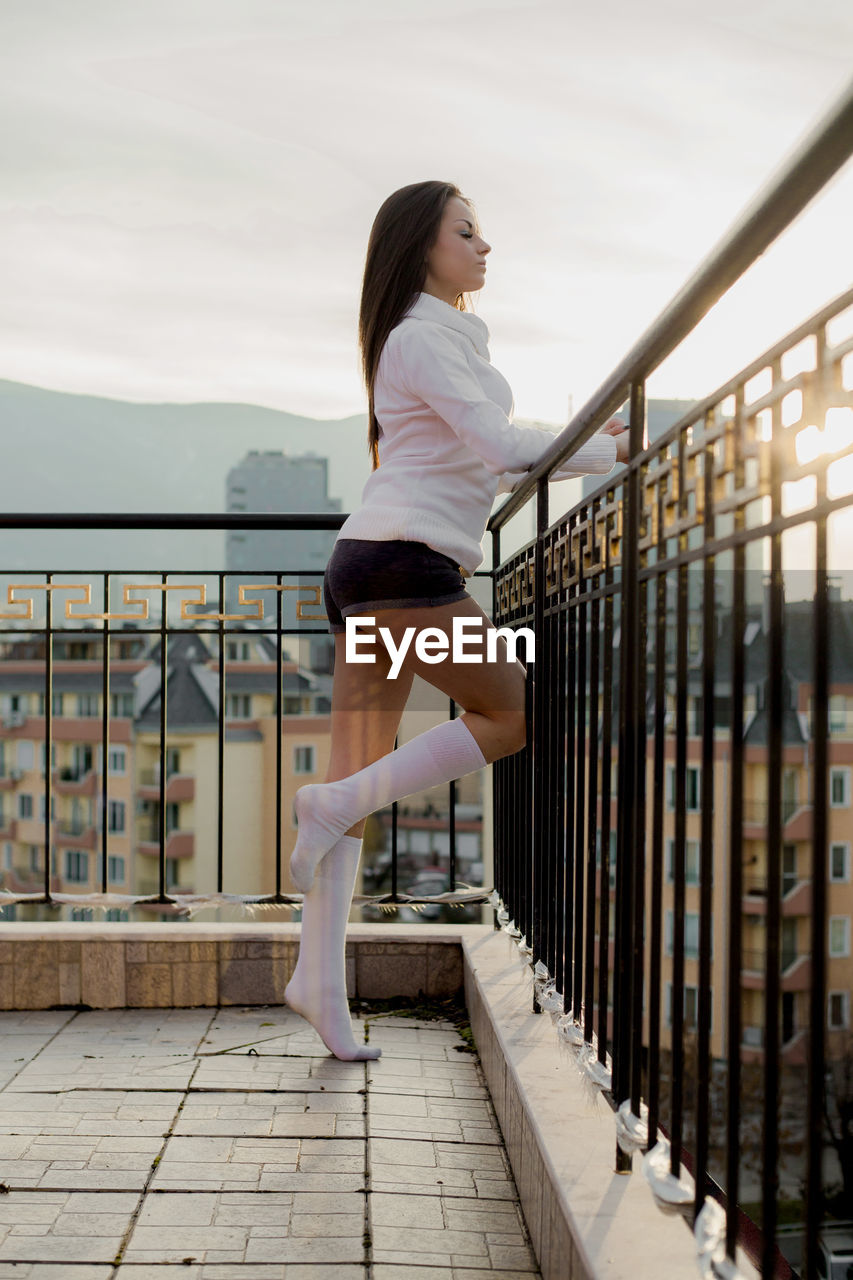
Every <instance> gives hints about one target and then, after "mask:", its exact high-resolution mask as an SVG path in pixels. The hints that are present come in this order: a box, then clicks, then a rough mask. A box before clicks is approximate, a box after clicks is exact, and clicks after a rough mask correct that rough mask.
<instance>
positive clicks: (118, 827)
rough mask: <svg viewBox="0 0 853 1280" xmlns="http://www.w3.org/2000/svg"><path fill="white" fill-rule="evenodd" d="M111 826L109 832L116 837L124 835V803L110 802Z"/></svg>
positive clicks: (118, 801)
mask: <svg viewBox="0 0 853 1280" xmlns="http://www.w3.org/2000/svg"><path fill="white" fill-rule="evenodd" d="M108 822H109V826H108V827H107V830H108V831H112V832H113V834H115V835H123V834H124V829H125V827H124V801H123V800H110V802H109V818H108Z"/></svg>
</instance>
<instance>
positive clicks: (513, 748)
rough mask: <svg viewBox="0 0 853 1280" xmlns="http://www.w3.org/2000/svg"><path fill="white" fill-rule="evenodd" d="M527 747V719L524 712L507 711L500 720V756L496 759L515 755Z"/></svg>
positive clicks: (498, 738) (498, 744) (498, 737)
mask: <svg viewBox="0 0 853 1280" xmlns="http://www.w3.org/2000/svg"><path fill="white" fill-rule="evenodd" d="M526 745H527V717H526V715H525V713H524V711H523V710H522V711H507V712H505V713H504V714H503V715H501V716H500V718H499V731H498V734H497V746H498V748H499V754H498V755H497V756H496V757H495V758H496V759H500V758H501V757H502V756H511V755H515V753H516V752H517V751H521V749H522V748H523V747H524V746H526Z"/></svg>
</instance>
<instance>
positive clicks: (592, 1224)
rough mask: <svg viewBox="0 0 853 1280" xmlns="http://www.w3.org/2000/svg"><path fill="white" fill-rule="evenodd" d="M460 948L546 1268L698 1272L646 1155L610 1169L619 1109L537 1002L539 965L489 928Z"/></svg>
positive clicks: (676, 1276) (600, 1274)
mask: <svg viewBox="0 0 853 1280" xmlns="http://www.w3.org/2000/svg"><path fill="white" fill-rule="evenodd" d="M462 948H463V951H464V953H465V966H464V968H465V998H466V1004H467V1008H468V1016H469V1018H470V1020H471V1027H472V1031H473V1034H474V1041H475V1043H476V1046H477V1052H478V1054H479V1056H480V1061H481V1063H482V1066H483V1071H484V1073H485V1076H486V1082H487V1084H488V1087H489V1092H490V1093H491V1096H492V1102H493V1104H494V1107H495V1111H496V1112H497V1117H498V1122H499V1124H500V1127H501V1132H502V1133H503V1137H504V1142H505V1143H506V1149H507V1154H508V1156H509V1160H510V1164H511V1165H512V1169H513V1173H514V1175H515V1180H516V1184H517V1186H518V1193H519V1197H520V1199H521V1204H522V1208H523V1210H524V1216H525V1219H526V1221H527V1226H528V1229H529V1231H530V1237H531V1242H532V1245H533V1251H534V1253H535V1255H536V1257H537V1259H538V1261H539V1266H540V1268H541V1271H542V1276H543V1280H625V1277H627V1276H630V1277H631V1280H685V1277H688V1276H695V1275H696V1274H697V1271H698V1268H697V1257H696V1247H695V1244H694V1239H693V1234H692V1231H691V1230H690V1227H689V1226H688V1224H687V1223H686V1221H685V1220H684V1219H683V1218H681V1217H680V1216H672V1215H669V1214H665V1213H663V1212H662V1211H661V1210H660V1209H658V1207H657V1205H656V1204H655V1202H654V1199H653V1197H652V1192H651V1189H650V1188H649V1186H648V1184H647V1183H646V1180H645V1178H644V1177H643V1174H642V1172H641V1169H640V1156H639V1155H635V1156H634V1161H633V1163H634V1171H633V1173H630V1174H617V1173H615V1172H614V1165H615V1157H616V1124H615V1119H614V1115H613V1111H612V1110H611V1108H610V1106H609V1104H608V1102H607V1100H606V1099H605V1098H603V1097H602V1096H601V1095H600V1094H598V1093H597V1091H596V1092H595V1093H591V1092H590V1090H589V1089H588V1087H587V1086H586V1085H585V1083H584V1081H583V1080H582V1078H581V1075H580V1073H579V1071H578V1069H577V1067H576V1066H575V1061H574V1057H573V1055H572V1054H571V1050H569V1049H568V1048H567V1047H565V1048H564V1047H562V1046H561V1044H560V1042H559V1040H558V1038H557V1033H556V1031H555V1029H554V1026H553V1025H552V1022H551V1019H550V1017H548V1016H547V1015H545V1014H535V1013H533V1011H532V1010H533V973H532V970H531V968H530V965H529V964H528V963H526V961H525V960H524V959H523V958H522V957H521V955H520V954H519V951H518V948H517V946H516V945H515V943H514V942H513V941H512V940H511V939H510V938H508V936H507V935H506V934H505V933H496V932H495V931H494V930H492V931H491V932H490V933H488V934H484V935H480V936H479V937H476V938H473V937H472V938H464V939H463V940H462ZM738 1260H739V1262H743V1261H744V1260H743V1259H742V1257H741V1254H740V1251H738ZM745 1274H753V1275H754V1274H755V1273H754V1272H753V1271H752V1269H751V1268H749V1266H748V1264H747V1266H746V1271H745Z"/></svg>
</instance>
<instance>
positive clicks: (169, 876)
mask: <svg viewBox="0 0 853 1280" xmlns="http://www.w3.org/2000/svg"><path fill="white" fill-rule="evenodd" d="M180 883H181V860H180V858H167V859H166V888H167V889H174V888H176V887H177V886H178V885H179V884H180Z"/></svg>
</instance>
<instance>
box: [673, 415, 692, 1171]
mask: <svg viewBox="0 0 853 1280" xmlns="http://www.w3.org/2000/svg"><path fill="white" fill-rule="evenodd" d="M677 450H678V457H677V463H676V465H677V469H678V470H677V474H678V477H679V483H678V491H679V500H678V508H677V515H678V518H679V520H682V519H683V518H684V497H683V494H684V486H683V484H681V483H680V480H681V478H682V477H683V476H684V475H685V472H686V459H685V456H684V452H685V439H684V432H682V433H681V434H680V436H679V438H678V442H677ZM678 549H679V552H684V551H686V550H687V534H686V533H684V532H680V533H679V534H678ZM677 573H678V578H677V582H678V587H677V599H678V606H677V614H676V626H675V649H676V652H675V824H674V826H675V840H674V846H673V863H674V866H673V871H674V888H673V930H672V1001H671V1013H672V1017H671V1027H672V1049H671V1054H670V1061H671V1067H670V1080H671V1094H672V1139H671V1144H672V1145H671V1151H670V1156H671V1170H672V1173H673V1174H674V1175H675V1177H678V1176H679V1173H680V1170H681V1142H682V1126H683V1119H684V1117H683V1105H684V940H685V939H684V935H685V927H684V926H685V910H686V898H687V895H686V865H685V862H686V859H685V853H686V834H687V626H688V605H689V582H690V579H689V570H688V567H687V565H686V564H679V566H678V571H677Z"/></svg>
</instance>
